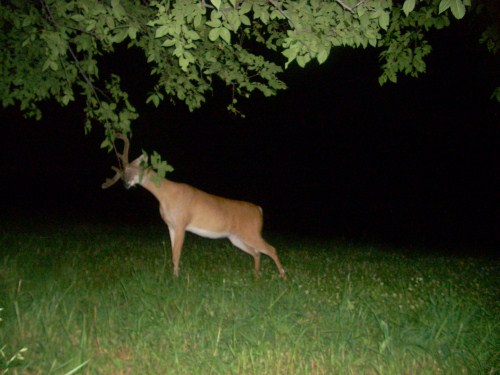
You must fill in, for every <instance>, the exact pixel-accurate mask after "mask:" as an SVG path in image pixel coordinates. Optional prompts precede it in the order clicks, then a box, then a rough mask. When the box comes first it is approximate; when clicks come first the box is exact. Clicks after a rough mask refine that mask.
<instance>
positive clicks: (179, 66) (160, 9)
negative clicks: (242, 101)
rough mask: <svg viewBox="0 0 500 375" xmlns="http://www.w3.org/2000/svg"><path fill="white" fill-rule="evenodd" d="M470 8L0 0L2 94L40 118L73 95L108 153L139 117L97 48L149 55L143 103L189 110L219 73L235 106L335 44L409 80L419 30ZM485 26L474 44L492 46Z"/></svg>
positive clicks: (462, 4) (383, 0)
mask: <svg viewBox="0 0 500 375" xmlns="http://www.w3.org/2000/svg"><path fill="white" fill-rule="evenodd" d="M470 7H471V2H470V0H418V1H417V0H406V1H404V3H403V4H399V3H398V4H393V2H392V1H391V0H361V1H359V0H299V1H295V0H211V1H208V0H178V1H165V0H107V1H95V0H69V1H60V0H41V1H37V2H30V1H24V0H8V1H4V2H2V4H1V5H0V27H1V30H2V32H1V33H0V46H1V48H2V54H1V56H0V77H1V78H0V98H1V101H2V105H3V106H4V107H5V106H9V105H14V104H16V105H17V104H18V105H19V106H20V108H21V109H22V111H24V113H26V114H27V115H28V116H34V117H36V118H39V117H40V116H41V111H40V109H39V107H38V105H39V103H40V102H42V101H45V100H47V99H55V100H56V101H58V102H59V103H60V104H61V105H63V106H65V105H68V104H69V103H70V102H72V101H74V100H75V99H76V97H77V96H83V98H84V100H85V103H86V105H85V115H86V121H85V129H86V130H87V131H88V130H90V129H91V127H92V123H93V122H97V123H101V124H102V125H103V126H104V128H105V134H106V139H105V141H104V142H103V147H106V148H108V149H109V150H111V149H112V143H113V141H114V134H115V133H116V132H118V131H119V132H122V133H125V134H128V133H129V132H130V126H131V121H133V120H134V119H136V118H137V116H138V114H137V111H136V109H135V107H134V106H132V105H131V103H130V102H129V99H128V94H127V93H126V92H125V91H124V90H123V89H122V88H121V86H120V82H121V78H120V76H118V75H116V74H114V72H106V71H102V67H101V61H102V58H103V56H105V55H107V54H112V53H114V52H116V51H117V50H118V49H121V48H124V47H125V46H126V47H127V48H139V49H140V50H142V52H143V54H144V56H145V59H146V61H147V62H148V63H149V67H150V72H151V75H152V77H153V81H154V86H153V87H152V88H151V92H150V94H149V96H148V97H147V99H146V102H148V103H152V104H153V105H155V106H159V105H160V103H161V102H162V101H163V100H166V99H169V100H172V101H180V102H184V103H185V104H186V105H187V106H188V107H189V109H190V110H194V109H195V108H198V107H200V106H201V105H202V103H203V102H204V101H205V97H206V95H207V94H209V93H210V91H211V90H212V87H213V84H214V81H215V80H221V81H223V82H224V83H225V84H226V85H227V86H228V87H229V88H230V90H231V92H232V94H233V99H232V102H231V103H229V106H228V107H229V109H230V110H232V111H236V108H235V105H236V104H237V99H238V97H248V96H249V95H250V94H252V93H254V92H260V93H262V94H263V95H265V96H270V95H274V94H276V92H277V91H279V90H282V89H285V87H286V86H285V83H284V82H282V81H281V80H280V79H279V77H278V75H279V73H281V72H282V70H283V65H284V67H285V68H286V67H288V66H289V65H290V64H291V63H293V62H296V63H297V64H298V65H299V66H301V67H303V66H305V65H306V64H307V63H309V62H310V61H312V60H316V61H317V62H318V63H323V62H324V61H325V60H326V59H327V58H328V56H329V55H330V53H331V51H332V49H333V48H334V47H337V46H351V47H363V48H366V47H368V46H372V47H379V48H381V55H380V57H381V60H382V68H383V72H382V75H381V77H380V83H381V84H383V83H385V82H386V81H387V80H390V81H393V82H396V80H397V76H398V74H400V73H404V74H407V75H411V76H417V75H418V74H420V73H422V72H424V71H425V62H424V58H425V56H426V55H428V54H429V52H430V50H431V47H430V45H429V44H428V43H427V41H426V39H425V33H426V32H428V31H429V30H431V29H439V28H442V27H445V26H448V25H449V23H450V16H452V17H455V18H458V19H459V18H462V17H463V16H464V14H465V11H466V9H468V8H470ZM492 32H493V31H492V30H489V31H487V32H486V34H485V36H484V41H485V43H486V44H487V45H488V47H489V48H490V49H492V50H495V51H496V49H495V48H492V47H491V43H492V42H491V41H492V38H493V37H492V35H493V34H492ZM496 43H497V42H496ZM280 55H281V57H280ZM283 57H284V58H285V59H286V61H283ZM125 63H126V64H130V65H133V64H135V63H137V62H134V61H127V62H125Z"/></svg>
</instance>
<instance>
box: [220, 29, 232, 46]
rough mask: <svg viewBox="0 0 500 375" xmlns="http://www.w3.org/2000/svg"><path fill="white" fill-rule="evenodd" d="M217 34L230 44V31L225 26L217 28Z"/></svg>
mask: <svg viewBox="0 0 500 375" xmlns="http://www.w3.org/2000/svg"><path fill="white" fill-rule="evenodd" d="M219 36H220V37H221V38H222V39H223V40H224V41H225V42H226V43H227V44H231V32H230V31H229V30H228V29H226V28H225V27H221V28H220V29H219Z"/></svg>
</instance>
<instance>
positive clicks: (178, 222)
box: [101, 133, 287, 279]
mask: <svg viewBox="0 0 500 375" xmlns="http://www.w3.org/2000/svg"><path fill="white" fill-rule="evenodd" d="M115 136H116V138H117V139H120V140H121V141H122V142H123V152H122V153H119V152H118V151H117V150H116V147H115V153H116V156H117V159H118V164H119V167H116V166H112V167H111V168H112V169H113V170H114V171H115V175H114V176H113V177H112V178H107V179H106V181H105V182H104V183H103V184H102V186H101V187H102V188H103V189H107V188H109V187H111V186H112V185H114V184H115V183H116V182H117V181H119V180H120V179H121V180H123V183H124V186H125V188H126V189H130V188H131V187H133V186H136V185H140V186H142V187H143V188H145V189H146V190H148V191H149V192H150V193H151V194H153V195H154V196H155V197H156V199H157V200H158V202H159V204H160V215H161V218H162V219H163V221H164V222H165V224H166V225H167V227H168V231H169V235H170V242H171V246H172V262H173V275H174V276H175V277H178V276H179V261H180V257H181V252H182V246H183V244H184V239H185V235H186V232H191V233H194V234H196V235H199V236H202V237H206V238H211V239H218V238H228V239H229V241H230V242H231V243H232V244H233V245H234V246H235V247H237V248H239V249H240V250H242V251H244V252H245V253H247V254H249V255H251V256H252V257H253V259H254V273H255V275H256V277H259V276H260V256H261V254H265V255H267V256H269V257H270V258H271V259H272V260H273V261H274V263H275V265H276V267H277V268H278V272H279V276H280V277H281V278H282V279H286V278H287V276H286V274H285V270H284V268H283V266H282V265H281V262H280V260H279V258H278V254H277V252H276V249H275V248H274V247H273V246H271V245H270V244H269V243H267V242H266V241H265V240H264V239H263V238H262V234H261V232H262V227H263V211H262V208H261V207H259V206H257V205H255V204H253V203H249V202H245V201H239V200H232V199H226V198H222V197H219V196H216V195H212V194H209V193H205V192H204V191H201V190H199V189H197V188H195V187H193V186H191V185H188V184H185V183H178V182H174V181H171V180H168V179H166V178H161V179H159V178H158V175H157V173H156V172H154V171H153V170H152V169H150V168H146V167H145V165H146V163H147V156H145V155H144V154H143V155H141V156H140V157H138V158H137V159H135V160H134V161H132V162H130V163H129V161H128V153H129V149H130V141H129V139H128V137H127V136H125V135H124V134H121V133H119V134H116V135H115ZM158 181H159V182H158Z"/></svg>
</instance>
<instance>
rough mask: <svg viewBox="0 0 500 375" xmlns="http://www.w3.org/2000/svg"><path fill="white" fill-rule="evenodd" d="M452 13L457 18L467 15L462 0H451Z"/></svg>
mask: <svg viewBox="0 0 500 375" xmlns="http://www.w3.org/2000/svg"><path fill="white" fill-rule="evenodd" d="M450 8H451V13H452V14H453V16H455V18H456V19H457V20H460V19H462V18H463V17H464V16H465V6H464V4H463V3H462V0H451V5H450Z"/></svg>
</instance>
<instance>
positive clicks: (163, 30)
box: [155, 25, 171, 38]
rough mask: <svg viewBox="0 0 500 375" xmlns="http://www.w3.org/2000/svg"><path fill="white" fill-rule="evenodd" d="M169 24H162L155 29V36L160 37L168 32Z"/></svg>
mask: <svg viewBox="0 0 500 375" xmlns="http://www.w3.org/2000/svg"><path fill="white" fill-rule="evenodd" d="M170 28H171V26H170V25H163V26H160V27H159V28H157V29H156V33H155V38H161V37H162V36H165V35H167V34H168V33H169V31H170Z"/></svg>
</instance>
